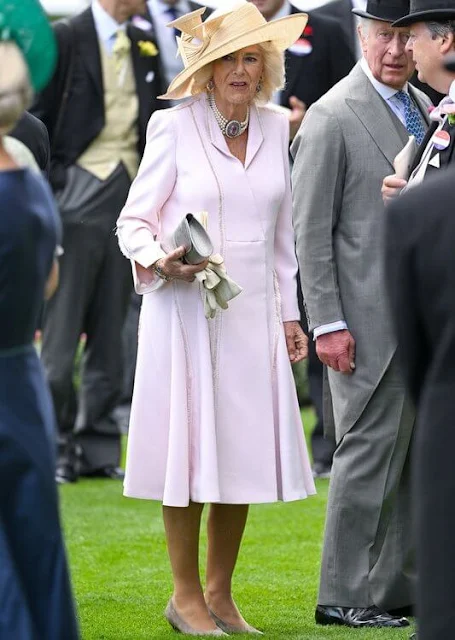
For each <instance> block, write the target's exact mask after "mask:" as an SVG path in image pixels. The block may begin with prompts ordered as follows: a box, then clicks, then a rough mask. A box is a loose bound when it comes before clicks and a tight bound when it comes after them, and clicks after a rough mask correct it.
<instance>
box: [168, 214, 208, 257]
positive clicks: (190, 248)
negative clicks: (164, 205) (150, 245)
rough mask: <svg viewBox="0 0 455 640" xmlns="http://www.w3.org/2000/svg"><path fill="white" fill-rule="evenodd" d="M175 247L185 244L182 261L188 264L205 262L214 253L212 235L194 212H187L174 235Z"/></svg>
mask: <svg viewBox="0 0 455 640" xmlns="http://www.w3.org/2000/svg"><path fill="white" fill-rule="evenodd" d="M172 242H173V244H174V247H175V248H177V247H181V246H184V247H185V248H186V253H185V255H184V256H183V258H182V261H183V262H185V263H186V264H199V263H200V262H204V260H207V258H210V256H211V255H212V253H213V245H212V241H211V240H210V236H209V234H208V233H207V231H206V230H205V229H204V227H203V226H202V224H201V223H200V222H199V220H197V218H195V217H194V215H193V214H192V213H187V214H186V216H185V217H184V218H183V220H182V221H181V223H180V224H179V225H178V227H177V228H176V230H175V231H174V234H173V236H172Z"/></svg>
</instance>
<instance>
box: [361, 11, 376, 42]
mask: <svg viewBox="0 0 455 640" xmlns="http://www.w3.org/2000/svg"><path fill="white" fill-rule="evenodd" d="M372 24H373V20H372V19H371V18H364V17H363V16H361V17H359V26H360V31H361V32H362V36H363V37H364V38H368V36H369V35H370V29H371V25H372Z"/></svg>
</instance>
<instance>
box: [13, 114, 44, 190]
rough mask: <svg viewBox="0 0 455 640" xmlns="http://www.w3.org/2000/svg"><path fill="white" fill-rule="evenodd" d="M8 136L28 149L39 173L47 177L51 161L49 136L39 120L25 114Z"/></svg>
mask: <svg viewBox="0 0 455 640" xmlns="http://www.w3.org/2000/svg"><path fill="white" fill-rule="evenodd" d="M8 135H10V136H12V137H13V138H16V139H17V140H20V141H21V142H23V143H24V144H25V146H26V147H28V149H30V151H31V152H32V153H33V155H34V157H35V160H36V162H37V163H38V166H39V168H40V169H41V171H42V172H43V173H44V174H45V175H46V176H47V177H49V170H50V161H51V150H50V145H49V135H48V133H47V129H46V126H45V125H44V124H43V123H42V122H41V120H38V118H35V116H32V114H31V113H27V112H25V113H24V115H23V116H22V118H21V119H20V120H19V122H18V123H17V125H16V126H15V127H14V129H13V130H12V131H11V132H10V133H9V134H8Z"/></svg>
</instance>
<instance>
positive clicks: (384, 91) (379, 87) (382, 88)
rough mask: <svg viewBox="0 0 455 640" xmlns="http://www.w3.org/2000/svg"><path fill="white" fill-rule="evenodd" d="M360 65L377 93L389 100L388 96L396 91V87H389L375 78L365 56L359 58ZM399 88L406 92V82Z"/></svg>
mask: <svg viewBox="0 0 455 640" xmlns="http://www.w3.org/2000/svg"><path fill="white" fill-rule="evenodd" d="M360 66H361V67H362V69H363V71H364V72H365V74H366V76H367V78H368V80H369V81H370V82H371V84H372V85H373V87H374V88H375V89H376V91H377V92H378V93H379V95H380V96H381V98H383V99H384V100H390V98H392V97H393V96H394V95H395V94H396V93H398V89H394V88H393V87H389V85H387V84H383V83H382V82H379V80H376V78H375V77H374V75H373V74H372V73H371V69H370V67H369V66H368V62H367V61H366V60H365V58H362V59H361V60H360ZM401 90H402V91H404V92H405V93H408V83H406V84H405V85H404V87H403V88H402V89H401Z"/></svg>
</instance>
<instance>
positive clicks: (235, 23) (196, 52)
mask: <svg viewBox="0 0 455 640" xmlns="http://www.w3.org/2000/svg"><path fill="white" fill-rule="evenodd" d="M204 12H205V7H201V8H200V9H197V10H196V11H192V12H191V13H187V14H186V15H184V16H182V17H180V18H177V19H176V20H173V21H172V22H170V23H169V24H168V25H167V26H168V27H173V28H177V29H179V30H180V31H181V32H182V35H181V36H179V37H177V46H178V53H179V54H180V56H181V58H182V60H183V65H184V69H183V71H181V72H180V73H179V74H178V75H177V76H176V77H175V78H174V80H173V81H172V82H171V84H170V85H169V88H168V90H167V93H166V94H165V95H164V96H160V97H161V98H163V99H165V100H169V99H172V100H176V99H179V98H186V97H188V96H191V95H192V94H191V85H192V83H193V76H194V74H195V73H196V72H197V71H199V69H202V68H203V67H205V66H206V65H207V64H210V63H211V62H214V61H215V60H218V59H219V58H222V57H223V56H226V55H228V54H230V53H234V51H238V50H239V49H244V48H245V47H249V46H252V45H255V44H260V43H261V42H271V43H272V44H273V45H275V47H276V48H277V49H278V50H279V51H284V50H285V49H287V48H288V47H290V46H291V45H292V44H294V42H295V41H296V40H297V39H298V38H299V36H301V34H302V33H303V30H304V29H305V26H306V23H307V21H308V15H307V14H306V13H294V14H292V15H289V16H286V17H285V18H279V19H278V20H272V21H270V22H267V21H266V19H265V18H264V16H263V15H262V14H261V12H260V11H259V10H258V8H257V7H256V6H255V5H254V4H252V3H251V2H247V1H246V0H237V1H236V2H234V3H232V2H231V3H230V8H228V9H226V7H224V8H223V9H217V10H216V11H214V12H213V13H212V14H211V15H210V17H209V18H207V20H206V21H205V22H203V21H202V15H203V13H204Z"/></svg>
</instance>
